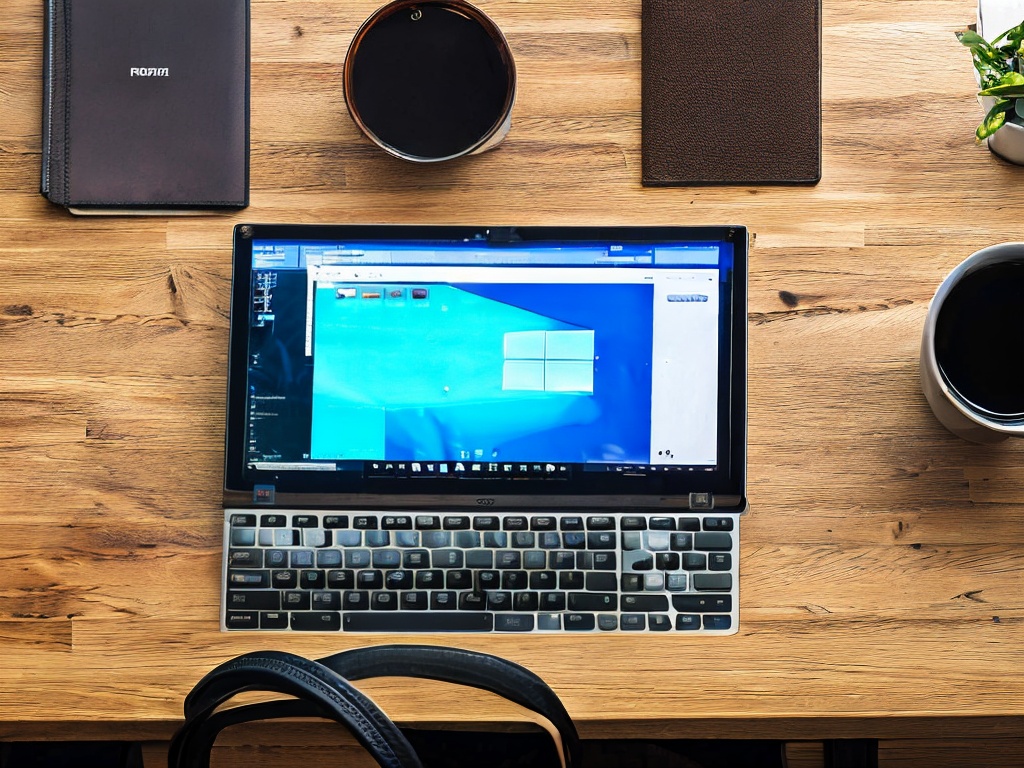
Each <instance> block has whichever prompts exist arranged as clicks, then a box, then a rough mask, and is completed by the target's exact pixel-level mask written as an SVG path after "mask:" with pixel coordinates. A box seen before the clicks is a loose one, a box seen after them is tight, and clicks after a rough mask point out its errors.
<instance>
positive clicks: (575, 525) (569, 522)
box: [558, 515, 583, 531]
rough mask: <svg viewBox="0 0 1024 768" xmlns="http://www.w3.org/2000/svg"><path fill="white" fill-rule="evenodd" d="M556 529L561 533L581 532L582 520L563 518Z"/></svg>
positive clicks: (571, 517)
mask: <svg viewBox="0 0 1024 768" xmlns="http://www.w3.org/2000/svg"><path fill="white" fill-rule="evenodd" d="M558 527H559V528H561V529H562V530H563V531H582V530H583V518H582V517H577V516H575V515H571V516H569V517H563V518H562V519H561V520H560V521H559V523H558Z"/></svg>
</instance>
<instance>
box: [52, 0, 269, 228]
mask: <svg viewBox="0 0 1024 768" xmlns="http://www.w3.org/2000/svg"><path fill="white" fill-rule="evenodd" d="M44 41H45V45H44V88H43V143H42V144H43V145H42V150H43V151H42V156H43V157H42V180H41V191H42V193H43V194H44V195H45V196H46V197H47V199H49V200H50V201H52V202H54V203H57V204H58V205H63V206H66V207H68V208H70V209H71V210H72V212H74V213H158V212H159V213H164V212H182V211H187V210H189V209H211V208H240V207H243V206H245V205H246V204H247V203H248V198H249V3H248V0H46V28H45V30H44Z"/></svg>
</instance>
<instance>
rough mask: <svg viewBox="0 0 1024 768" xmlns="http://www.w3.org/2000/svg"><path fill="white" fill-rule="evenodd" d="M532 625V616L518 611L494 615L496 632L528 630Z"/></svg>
mask: <svg viewBox="0 0 1024 768" xmlns="http://www.w3.org/2000/svg"><path fill="white" fill-rule="evenodd" d="M533 627H534V618H533V616H530V615H526V614H520V613H502V614H499V615H498V616H495V617H494V629H495V631H497V632H530V631H531V630H532V629H533Z"/></svg>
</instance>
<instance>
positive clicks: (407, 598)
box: [398, 592, 430, 611]
mask: <svg viewBox="0 0 1024 768" xmlns="http://www.w3.org/2000/svg"><path fill="white" fill-rule="evenodd" d="M429 604H430V601H429V599H428V596H427V593H426V592H404V593H402V597H401V599H400V600H399V601H398V609H399V610H400V611H425V610H427V607H428V606H429Z"/></svg>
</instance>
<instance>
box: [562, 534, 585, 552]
mask: <svg viewBox="0 0 1024 768" xmlns="http://www.w3.org/2000/svg"><path fill="white" fill-rule="evenodd" d="M562 543H563V544H564V546H565V548H566V549H583V548H584V547H585V546H586V545H587V535H586V534H585V533H583V532H582V531H569V532H568V533H563V534H562Z"/></svg>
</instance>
